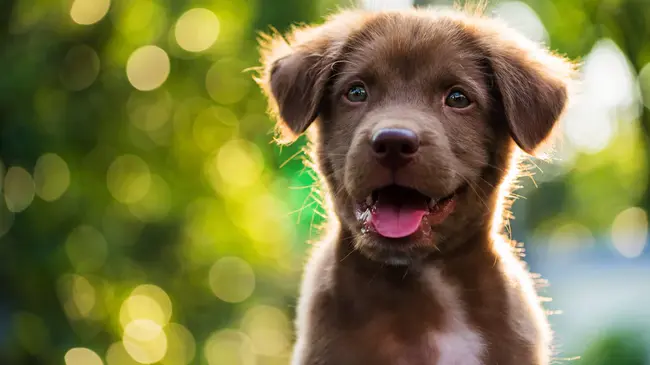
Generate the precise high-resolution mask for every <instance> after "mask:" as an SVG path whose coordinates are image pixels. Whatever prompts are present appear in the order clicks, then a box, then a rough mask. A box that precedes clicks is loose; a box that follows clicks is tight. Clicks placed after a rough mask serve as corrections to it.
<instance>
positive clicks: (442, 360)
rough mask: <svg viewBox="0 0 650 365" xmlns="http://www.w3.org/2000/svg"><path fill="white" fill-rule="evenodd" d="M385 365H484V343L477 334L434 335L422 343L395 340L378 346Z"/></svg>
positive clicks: (429, 334)
mask: <svg viewBox="0 0 650 365" xmlns="http://www.w3.org/2000/svg"><path fill="white" fill-rule="evenodd" d="M378 345H379V346H378V348H379V350H378V351H379V352H382V354H381V355H380V356H381V358H382V359H389V360H388V361H385V360H381V364H386V365H482V364H483V363H482V361H481V353H482V346H483V344H482V341H481V338H480V336H479V335H478V334H476V333H474V332H471V331H465V332H458V333H452V332H437V331H436V332H431V333H428V334H426V335H425V336H424V338H423V340H422V342H421V343H419V344H413V343H409V344H405V343H401V344H397V343H395V342H394V341H393V340H389V341H386V342H384V343H382V344H378Z"/></svg>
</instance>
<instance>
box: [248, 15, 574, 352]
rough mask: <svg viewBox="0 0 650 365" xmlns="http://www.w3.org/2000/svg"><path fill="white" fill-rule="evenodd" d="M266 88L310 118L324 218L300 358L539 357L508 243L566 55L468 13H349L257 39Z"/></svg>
mask: <svg viewBox="0 0 650 365" xmlns="http://www.w3.org/2000/svg"><path fill="white" fill-rule="evenodd" d="M262 63H263V71H262V72H261V75H260V77H259V78H258V83H259V84H260V85H261V87H262V88H263V90H264V91H265V92H266V94H267V96H268V98H269V104H270V109H271V111H272V112H273V113H275V115H276V116H277V118H278V121H279V123H278V124H279V127H280V129H281V137H283V139H284V141H291V140H293V139H295V138H296V137H297V136H298V135H299V134H301V133H303V132H305V131H306V130H307V128H308V127H310V128H309V132H310V136H309V137H310V140H311V142H312V144H313V150H312V157H313V159H314V162H315V167H316V170H317V172H318V173H319V174H320V177H321V178H322V181H323V183H324V192H325V195H326V197H327V200H328V201H329V202H330V203H331V204H330V208H331V213H332V214H331V215H332V217H331V222H330V223H332V226H333V227H332V228H330V230H329V231H328V236H327V238H326V239H325V240H323V241H322V242H321V243H320V244H319V245H318V246H317V248H315V249H314V252H313V255H312V257H311V259H310V261H309V264H308V265H307V268H306V271H305V276H304V279H303V285H302V288H301V296H300V299H299V303H298V310H297V320H296V332H297V341H296V344H295V348H294V352H293V358H292V364H293V365H369V364H373V365H407V364H408V365H425V364H426V365H433V364H437V365H487V364H490V365H497V364H498V365H540V364H548V363H549V361H550V358H551V349H550V345H551V334H550V330H549V326H548V324H547V320H546V317H545V313H544V312H543V310H542V307H541V305H540V300H539V298H538V297H537V294H536V292H535V289H534V283H533V281H532V279H531V276H530V274H529V273H528V271H527V269H526V268H525V266H523V264H522V262H521V260H520V259H519V257H518V255H517V254H518V252H517V249H516V247H515V246H514V244H513V243H511V242H510V241H509V240H506V239H504V238H502V237H501V236H500V235H499V233H500V232H501V228H502V215H503V213H504V204H505V203H507V202H508V201H507V200H506V197H507V195H508V188H509V186H510V184H511V182H512V181H511V179H512V176H513V175H515V174H514V172H515V168H516V165H517V156H518V155H519V151H520V150H523V151H524V152H526V153H528V154H534V153H535V151H537V150H538V147H539V146H540V144H541V143H542V142H544V141H545V140H546V139H547V137H548V136H549V134H550V133H551V130H552V129H553V127H554V125H555V123H556V121H557V120H558V119H559V117H560V116H561V113H562V112H563V110H564V108H565V104H566V103H567V96H568V81H569V79H570V77H571V75H572V73H573V70H574V68H573V65H572V64H571V63H570V62H568V61H566V60H565V59H563V58H561V57H559V56H556V55H553V54H552V53H550V52H549V51H547V50H544V49H542V48H540V47H538V46H537V45H536V44H534V43H532V42H530V41H528V40H526V39H525V38H524V37H522V36H520V35H518V34H516V33H514V32H513V31H512V30H510V29H508V28H507V27H505V26H503V25H501V24H500V23H499V22H498V21H496V20H494V19H489V18H486V17H483V16H481V15H480V14H478V13H470V12H448V11H444V12H443V11H434V10H408V11H392V12H376V13H373V12H363V11H344V12H340V13H338V14H336V15H334V16H332V17H330V18H328V19H327V20H326V21H325V23H324V24H322V25H319V26H312V27H303V28H297V29H294V30H293V31H292V32H291V34H289V35H288V37H287V40H285V38H284V37H282V36H280V35H277V34H275V35H273V36H268V37H265V38H264V39H263V42H262Z"/></svg>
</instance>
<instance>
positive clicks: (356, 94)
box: [345, 85, 368, 103]
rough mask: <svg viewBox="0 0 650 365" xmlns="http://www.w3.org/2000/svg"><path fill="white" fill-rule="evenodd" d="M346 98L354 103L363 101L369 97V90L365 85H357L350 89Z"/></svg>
mask: <svg viewBox="0 0 650 365" xmlns="http://www.w3.org/2000/svg"><path fill="white" fill-rule="evenodd" d="M345 98H346V99H348V100H349V101H351V102H353V103H361V102H364V101H366V99H368V92H367V91H366V89H365V88H364V87H363V86H361V85H355V86H352V87H351V88H350V89H348V92H347V93H346V94H345Z"/></svg>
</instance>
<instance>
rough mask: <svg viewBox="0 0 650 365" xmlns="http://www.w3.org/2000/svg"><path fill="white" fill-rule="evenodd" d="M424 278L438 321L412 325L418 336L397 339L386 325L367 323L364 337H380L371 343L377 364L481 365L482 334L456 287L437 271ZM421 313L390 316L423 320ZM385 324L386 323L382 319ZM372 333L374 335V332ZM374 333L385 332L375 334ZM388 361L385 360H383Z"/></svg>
mask: <svg viewBox="0 0 650 365" xmlns="http://www.w3.org/2000/svg"><path fill="white" fill-rule="evenodd" d="M426 281H427V283H428V284H429V285H431V290H432V291H433V293H434V298H435V299H436V301H437V304H438V305H437V306H434V305H431V306H430V308H431V310H435V311H439V313H438V314H439V315H440V317H439V321H436V322H437V324H436V325H433V326H430V327H429V326H426V325H424V326H422V327H420V326H411V328H417V327H419V328H418V329H419V330H420V331H418V333H417V335H415V336H412V335H413V333H411V336H409V337H408V338H404V337H402V338H400V337H399V336H398V335H397V333H399V331H395V330H394V329H393V328H395V327H393V328H391V326H390V325H388V326H381V325H380V326H369V327H367V328H366V330H367V331H369V332H370V333H368V332H367V333H366V334H365V335H367V336H368V337H367V338H376V339H379V341H378V343H374V344H371V345H372V347H373V348H375V349H377V350H375V351H376V355H377V356H378V357H379V358H380V360H378V362H377V363H380V364H382V365H383V364H386V365H483V356H484V353H485V344H484V340H483V338H482V336H481V334H480V333H479V332H478V331H477V330H476V329H474V328H473V326H472V324H471V323H470V322H469V321H468V319H467V314H466V311H465V305H464V303H462V301H461V300H460V298H459V297H458V292H457V290H456V288H455V287H454V286H453V285H451V284H449V283H448V282H446V281H445V280H444V279H443V278H442V276H441V275H440V274H439V272H437V271H431V272H428V273H427V276H426ZM425 317H426V315H424V314H423V313H420V314H418V313H415V312H411V313H409V314H408V315H405V316H404V317H403V318H399V315H397V316H395V317H393V318H392V319H391V321H390V322H392V323H393V324H395V323H401V324H403V323H404V322H411V323H412V322H413V321H414V320H415V321H416V320H418V318H419V319H420V321H422V320H424V318H425ZM384 323H387V322H384ZM372 332H374V336H373V333H372ZM377 333H384V335H383V336H380V337H379V338H378V337H377ZM386 360H388V361H386Z"/></svg>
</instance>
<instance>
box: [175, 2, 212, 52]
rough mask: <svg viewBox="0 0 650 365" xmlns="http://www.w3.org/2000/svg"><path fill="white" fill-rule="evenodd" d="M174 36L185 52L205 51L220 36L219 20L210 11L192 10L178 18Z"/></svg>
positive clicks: (202, 9)
mask: <svg viewBox="0 0 650 365" xmlns="http://www.w3.org/2000/svg"><path fill="white" fill-rule="evenodd" d="M174 35H175V37H176V42H177V43H178V45H179V46H180V47H181V48H183V49H184V50H186V51H189V52H202V51H205V50H206V49H208V48H210V46H212V45H213V44H214V42H215V41H216V40H217V37H218V36H219V18H217V16H216V15H215V14H214V13H213V12H211V11H210V10H208V9H204V8H194V9H190V10H188V11H186V12H185V13H184V14H183V15H181V16H180V18H178V21H177V22H176V28H175V30H174Z"/></svg>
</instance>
